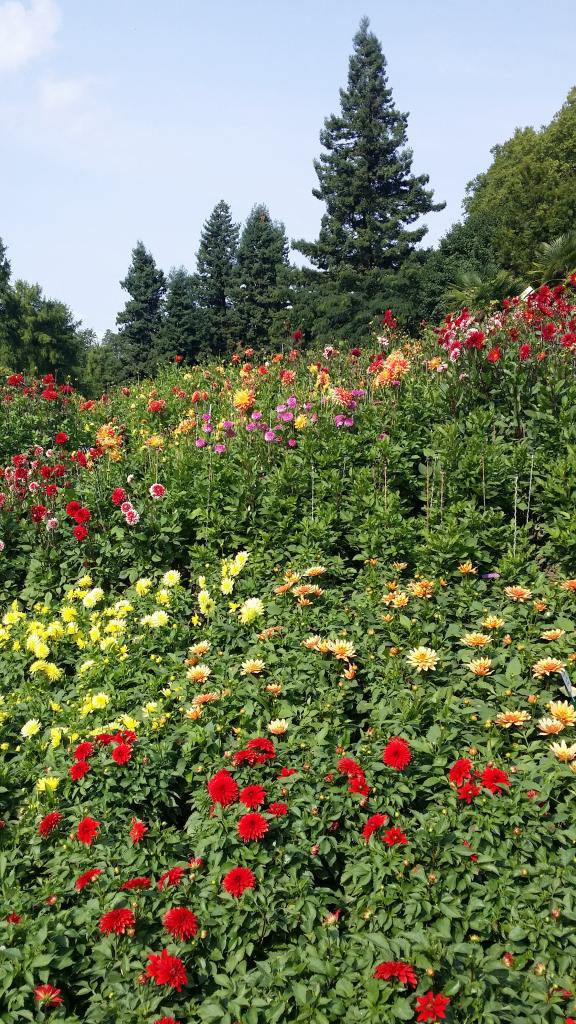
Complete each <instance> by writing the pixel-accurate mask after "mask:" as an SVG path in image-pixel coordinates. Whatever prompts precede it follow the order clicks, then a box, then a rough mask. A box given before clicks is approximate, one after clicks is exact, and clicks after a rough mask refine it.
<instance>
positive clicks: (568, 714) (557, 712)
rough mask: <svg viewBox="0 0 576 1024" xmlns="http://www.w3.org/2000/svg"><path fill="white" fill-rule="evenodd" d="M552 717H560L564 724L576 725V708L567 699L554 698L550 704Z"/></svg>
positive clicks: (559, 719) (549, 708)
mask: <svg viewBox="0 0 576 1024" xmlns="http://www.w3.org/2000/svg"><path fill="white" fill-rule="evenodd" d="M548 710H549V712H550V714H551V715H552V718H556V719H558V721H559V722H562V723H563V724H564V725H576V708H574V707H573V705H572V704H570V702H569V701H567V700H553V701H551V703H550V704H549V705H548Z"/></svg>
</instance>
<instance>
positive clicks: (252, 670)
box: [240, 658, 265, 676]
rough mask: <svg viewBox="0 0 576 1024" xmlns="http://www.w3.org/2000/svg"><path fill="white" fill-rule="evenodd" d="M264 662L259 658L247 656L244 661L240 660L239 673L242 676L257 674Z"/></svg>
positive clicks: (262, 668) (262, 667) (262, 669)
mask: <svg viewBox="0 0 576 1024" xmlns="http://www.w3.org/2000/svg"><path fill="white" fill-rule="evenodd" d="M264 667H265V666H264V662H263V661H262V660H261V659H260V658H247V659H246V661H243V662H242V665H241V669H242V671H241V673H240V674H241V675H243V676H257V675H259V674H260V672H263V671H264Z"/></svg>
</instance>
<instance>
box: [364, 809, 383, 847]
mask: <svg viewBox="0 0 576 1024" xmlns="http://www.w3.org/2000/svg"><path fill="white" fill-rule="evenodd" d="M387 821H388V815H387V814H373V815H372V817H371V818H368V821H367V822H366V824H365V825H364V828H363V829H362V836H363V838H364V840H365V842H368V840H369V839H370V836H371V835H373V833H374V832H377V831H378V829H379V828H383V827H384V825H385V824H386V822H387Z"/></svg>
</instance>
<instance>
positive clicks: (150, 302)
mask: <svg viewBox="0 0 576 1024" xmlns="http://www.w3.org/2000/svg"><path fill="white" fill-rule="evenodd" d="M120 284H121V286H122V288H124V289H125V290H126V291H127V292H128V294H129V295H130V299H129V300H128V302H127V303H126V306H125V307H124V309H123V310H122V312H121V313H119V314H118V316H117V317H116V323H117V324H118V325H120V332H119V333H120V337H121V343H122V364H123V367H124V372H125V374H126V376H127V377H131V376H136V375H138V374H142V373H149V374H151V373H153V372H154V370H155V367H156V363H157V358H158V356H157V352H156V340H157V338H158V334H159V331H160V327H161V323H162V302H163V298H164V293H165V291H166V278H165V277H164V274H163V272H162V270H160V269H159V268H158V267H157V266H156V263H155V262H154V257H153V256H152V254H151V253H150V252H148V250H147V249H146V248H145V246H144V243H143V242H138V243H137V244H136V247H135V248H134V249H133V250H132V262H131V264H130V268H129V270H128V273H127V275H126V277H125V278H124V280H123V281H121V282H120Z"/></svg>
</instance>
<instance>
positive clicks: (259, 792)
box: [240, 785, 266, 808]
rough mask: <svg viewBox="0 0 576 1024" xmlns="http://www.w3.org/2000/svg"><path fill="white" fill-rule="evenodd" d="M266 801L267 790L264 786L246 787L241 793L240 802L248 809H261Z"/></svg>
mask: <svg viewBox="0 0 576 1024" xmlns="http://www.w3.org/2000/svg"><path fill="white" fill-rule="evenodd" d="M265 799H266V790H265V789H264V787H263V786H257V785H256V786H244V789H243V790H242V792H241V793H240V800H241V802H242V803H243V804H245V805H246V807H250V808H253V807H261V806H262V804H263V803H264V801H265Z"/></svg>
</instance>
